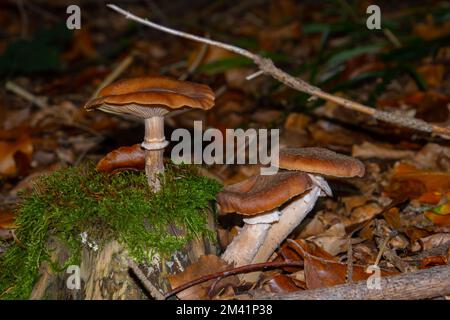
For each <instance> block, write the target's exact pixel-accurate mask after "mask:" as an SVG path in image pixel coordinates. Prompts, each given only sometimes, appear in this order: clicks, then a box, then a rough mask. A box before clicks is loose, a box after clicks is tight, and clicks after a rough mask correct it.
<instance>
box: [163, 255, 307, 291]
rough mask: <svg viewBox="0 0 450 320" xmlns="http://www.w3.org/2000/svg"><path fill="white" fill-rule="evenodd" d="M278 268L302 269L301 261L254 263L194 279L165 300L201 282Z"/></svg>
mask: <svg viewBox="0 0 450 320" xmlns="http://www.w3.org/2000/svg"><path fill="white" fill-rule="evenodd" d="M280 267H303V261H282V262H263V263H254V264H249V265H246V266H241V267H237V268H233V269H229V270H225V271H221V272H216V273H213V274H209V275H206V276H203V277H200V278H197V279H194V280H192V281H189V282H187V283H185V284H183V285H181V286H179V287H177V288H175V289H173V290H172V291H170V292H168V293H166V295H165V298H166V299H167V298H169V297H171V296H173V295H175V294H177V293H179V292H181V291H183V290H186V289H188V288H190V287H193V286H195V285H197V284H200V283H203V282H206V281H209V280H213V279H216V278H224V277H229V276H232V275H236V274H240V273H248V272H253V271H256V270H261V269H264V268H280Z"/></svg>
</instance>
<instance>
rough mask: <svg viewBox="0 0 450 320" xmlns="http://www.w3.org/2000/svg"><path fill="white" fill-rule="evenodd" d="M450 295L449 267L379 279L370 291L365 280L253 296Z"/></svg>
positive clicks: (355, 297) (391, 297)
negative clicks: (313, 288) (378, 284)
mask: <svg viewBox="0 0 450 320" xmlns="http://www.w3.org/2000/svg"><path fill="white" fill-rule="evenodd" d="M449 294H450V265H443V266H439V267H433V268H430V269H423V270H420V271H417V272H409V273H405V274H401V275H396V276H390V277H383V278H381V279H380V289H376V288H374V289H369V288H368V286H367V282H366V281H358V282H354V283H351V284H344V285H338V286H333V287H328V288H321V289H315V290H305V291H297V292H292V293H287V294H267V293H255V294H252V297H253V298H254V299H267V300H415V299H431V298H436V297H441V296H446V295H449Z"/></svg>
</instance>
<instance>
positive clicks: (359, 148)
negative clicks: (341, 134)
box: [352, 141, 414, 159]
mask: <svg viewBox="0 0 450 320" xmlns="http://www.w3.org/2000/svg"><path fill="white" fill-rule="evenodd" d="M352 156H353V157H356V158H362V159H369V158H378V159H404V158H411V157H413V156H414V152H413V151H410V150H399V149H397V148H394V147H393V146H388V145H376V144H373V143H370V142H367V141H364V142H363V143H362V144H360V145H354V146H353V147H352Z"/></svg>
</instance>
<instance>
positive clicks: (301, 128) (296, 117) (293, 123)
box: [284, 112, 311, 133]
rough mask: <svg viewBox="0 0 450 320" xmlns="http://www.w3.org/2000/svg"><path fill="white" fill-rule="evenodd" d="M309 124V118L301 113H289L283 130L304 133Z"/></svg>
mask: <svg viewBox="0 0 450 320" xmlns="http://www.w3.org/2000/svg"><path fill="white" fill-rule="evenodd" d="M310 122H311V117H309V116H307V115H304V114H303V113H297V112H291V113H289V115H288V116H287V118H286V121H285V122H284V128H285V129H287V130H292V131H298V132H302V133H303V132H306V127H307V126H308V124H309V123H310Z"/></svg>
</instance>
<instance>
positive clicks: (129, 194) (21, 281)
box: [0, 165, 220, 299]
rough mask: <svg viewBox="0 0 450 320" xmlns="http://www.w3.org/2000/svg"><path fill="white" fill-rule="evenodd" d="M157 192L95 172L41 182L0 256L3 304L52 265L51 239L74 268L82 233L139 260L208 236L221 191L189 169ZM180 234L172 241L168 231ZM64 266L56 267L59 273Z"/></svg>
mask: <svg viewBox="0 0 450 320" xmlns="http://www.w3.org/2000/svg"><path fill="white" fill-rule="evenodd" d="M162 185H163V187H162V190H161V191H160V192H158V193H156V194H153V193H151V192H150V190H149V187H148V185H147V179H146V177H145V174H143V173H136V172H134V173H130V172H124V173H119V174H115V175H107V174H102V173H98V172H96V170H95V169H94V168H93V166H92V165H88V166H82V167H74V168H68V169H63V170H60V171H57V172H55V173H53V174H51V175H49V176H46V177H43V178H41V179H40V180H39V181H37V182H36V183H35V184H34V187H33V191H32V192H28V193H27V194H23V195H22V198H23V201H22V202H21V203H22V204H21V206H20V208H19V209H18V217H17V220H16V222H17V224H18V225H19V226H20V227H19V228H18V229H17V237H18V239H19V241H20V244H16V245H14V246H12V247H11V248H9V249H8V250H7V252H5V253H4V254H2V255H0V270H1V271H0V298H1V299H26V298H28V297H29V294H30V293H31V290H32V287H33V285H34V283H35V281H36V280H37V276H38V268H39V265H40V264H41V262H42V261H44V260H49V257H50V252H49V251H48V249H46V243H47V240H48V238H49V237H51V236H56V237H58V238H59V239H61V240H62V241H63V243H65V244H66V245H67V247H68V249H69V251H70V258H69V259H68V261H66V263H65V266H66V265H69V264H76V263H79V259H80V253H81V248H82V246H83V244H82V243H81V236H80V234H81V233H82V232H86V233H87V236H88V241H90V242H92V241H95V242H96V243H98V244H99V246H100V247H101V246H102V243H104V242H105V241H108V240H109V239H117V240H118V241H119V242H121V243H123V244H124V245H125V246H126V248H127V249H128V250H129V252H130V255H131V256H133V257H134V258H135V259H136V260H138V261H144V260H146V259H149V258H151V255H152V254H154V253H158V254H160V255H162V256H169V255H170V254H171V253H173V252H174V251H176V250H177V249H181V248H182V247H183V246H184V245H185V244H186V243H187V242H188V241H190V240H191V239H193V238H194V237H201V236H205V235H209V236H211V235H212V234H211V231H210V230H208V228H207V210H209V209H208V208H209V203H210V201H212V200H213V199H215V195H216V193H217V192H218V191H219V189H220V185H219V184H218V183H217V182H216V181H213V180H211V179H208V178H206V177H201V176H198V175H197V174H196V172H195V168H193V167H192V166H174V165H169V166H168V168H167V169H166V172H165V174H164V176H163V177H162ZM173 227H175V228H176V229H177V230H178V229H180V230H183V232H182V235H173V233H171V232H169V230H170V229H171V228H173ZM65 266H56V265H55V268H58V269H62V268H64V267H65Z"/></svg>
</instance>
